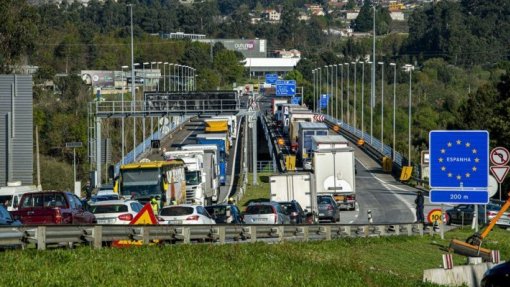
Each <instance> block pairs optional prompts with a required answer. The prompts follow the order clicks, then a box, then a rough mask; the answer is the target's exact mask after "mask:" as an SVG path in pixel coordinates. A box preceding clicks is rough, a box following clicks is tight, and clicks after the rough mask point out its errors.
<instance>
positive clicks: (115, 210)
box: [89, 200, 143, 224]
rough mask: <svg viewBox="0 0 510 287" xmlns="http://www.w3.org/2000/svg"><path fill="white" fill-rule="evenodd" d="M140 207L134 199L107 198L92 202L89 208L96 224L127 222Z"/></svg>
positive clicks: (141, 206)
mask: <svg viewBox="0 0 510 287" xmlns="http://www.w3.org/2000/svg"><path fill="white" fill-rule="evenodd" d="M142 208H143V205H142V204H141V203H140V202H138V201H136V200H107V201H99V202H95V203H92V204H91V205H90V207H89V210H90V212H92V213H93V214H94V215H95V216H96V220H97V223H98V224H129V223H130V222H131V221H132V220H133V218H135V216H136V215H137V214H138V212H140V210H142Z"/></svg>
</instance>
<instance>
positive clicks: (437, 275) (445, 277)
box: [423, 263, 496, 287]
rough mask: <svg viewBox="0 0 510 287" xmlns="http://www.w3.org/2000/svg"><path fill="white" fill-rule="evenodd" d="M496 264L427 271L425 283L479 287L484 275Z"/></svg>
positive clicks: (424, 278) (424, 274) (424, 273)
mask: <svg viewBox="0 0 510 287" xmlns="http://www.w3.org/2000/svg"><path fill="white" fill-rule="evenodd" d="M495 265H496V264H494V263H480V264H474V265H463V266H454V267H453V269H443V268H436V269H427V270H425V271H424V272H423V282H431V283H435V284H441V285H447V286H461V285H463V284H464V285H465V286H469V287H479V286H480V282H481V281H482V278H483V274H484V273H485V271H487V270H488V269H490V268H492V267H493V266H495Z"/></svg>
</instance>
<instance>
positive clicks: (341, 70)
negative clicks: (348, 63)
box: [340, 64, 345, 123]
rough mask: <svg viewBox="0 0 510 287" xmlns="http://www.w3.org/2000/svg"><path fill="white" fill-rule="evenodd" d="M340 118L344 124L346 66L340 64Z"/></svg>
mask: <svg viewBox="0 0 510 287" xmlns="http://www.w3.org/2000/svg"><path fill="white" fill-rule="evenodd" d="M340 82H341V83H340V118H341V122H342V123H344V120H345V119H344V64H340Z"/></svg>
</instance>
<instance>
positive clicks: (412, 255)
mask: <svg viewBox="0 0 510 287" xmlns="http://www.w3.org/2000/svg"><path fill="white" fill-rule="evenodd" d="M268 176H269V174H259V183H260V184H259V185H257V186H252V185H251V178H249V181H248V187H247V193H246V194H245V196H244V197H243V199H242V200H241V201H239V206H240V207H243V206H245V205H247V203H249V202H250V201H254V200H263V199H264V200H268V199H269V193H268V190H269V188H268ZM472 233H473V231H472V230H470V229H468V228H465V229H456V230H453V231H450V232H447V233H446V238H445V240H441V238H440V237H439V235H434V236H430V235H425V236H423V237H419V236H415V237H406V236H399V237H397V236H395V237H385V238H355V239H342V240H333V241H320V242H308V243H299V242H284V243H281V244H265V243H256V244H226V245H217V244H194V245H166V246H144V247H138V248H125V249H115V248H113V249H101V250H94V249H92V248H90V247H88V246H82V247H79V248H76V249H72V250H68V249H53V250H47V251H37V250H35V249H28V250H7V251H4V252H0V270H2V271H3V272H2V276H0V286H32V285H34V284H35V285H37V286H239V285H241V286H307V287H308V286H369V287H372V286H406V287H407V286H436V285H433V284H429V283H423V282H422V277H423V271H424V270H425V269H431V268H440V266H441V264H442V257H441V255H442V254H444V253H445V252H446V251H445V249H446V248H447V247H448V244H449V241H450V240H451V239H452V238H456V239H461V240H464V239H466V238H467V237H468V236H470V235H471V234H472ZM508 235H509V233H508V231H506V230H502V229H499V228H495V229H494V231H493V232H492V233H491V234H490V235H489V236H488V238H487V239H486V240H485V241H484V247H486V248H491V249H498V250H500V252H501V258H503V259H508V258H509V257H510V240H508ZM453 257H454V264H455V265H463V264H465V263H466V258H465V257H463V256H458V255H454V256H453Z"/></svg>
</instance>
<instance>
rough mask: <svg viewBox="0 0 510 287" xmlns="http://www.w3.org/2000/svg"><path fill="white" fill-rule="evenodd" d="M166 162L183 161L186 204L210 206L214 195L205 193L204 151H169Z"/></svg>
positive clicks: (166, 153) (166, 154) (165, 154)
mask: <svg viewBox="0 0 510 287" xmlns="http://www.w3.org/2000/svg"><path fill="white" fill-rule="evenodd" d="M163 156H164V158H165V160H181V161H182V162H183V163H184V166H185V169H184V171H185V176H186V203H195V204H203V205H208V204H210V203H211V201H212V195H211V194H206V193H205V183H206V179H205V175H204V172H203V169H204V151H201V150H193V151H191V150H186V151H167V152H165V153H164V155H163Z"/></svg>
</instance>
